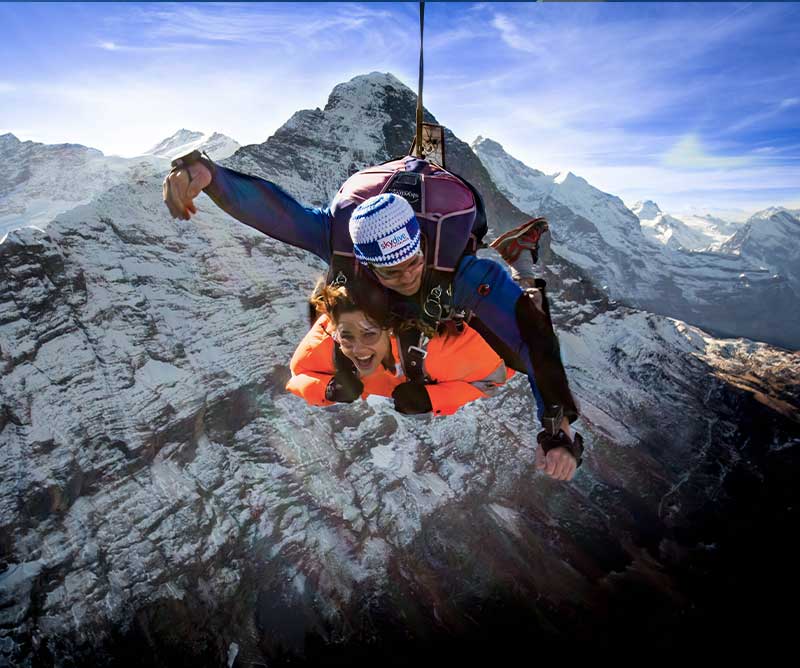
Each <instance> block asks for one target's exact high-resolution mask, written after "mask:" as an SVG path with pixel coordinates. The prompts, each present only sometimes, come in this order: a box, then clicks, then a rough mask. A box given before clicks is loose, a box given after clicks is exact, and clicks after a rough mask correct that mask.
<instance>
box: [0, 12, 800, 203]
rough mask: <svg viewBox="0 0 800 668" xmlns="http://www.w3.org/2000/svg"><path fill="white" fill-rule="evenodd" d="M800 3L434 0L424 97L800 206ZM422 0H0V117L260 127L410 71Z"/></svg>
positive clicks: (619, 180) (616, 166) (34, 121)
mask: <svg viewBox="0 0 800 668" xmlns="http://www.w3.org/2000/svg"><path fill="white" fill-rule="evenodd" d="M798 34H800V3H575V4H573V3H548V2H545V3H427V5H426V51H425V54H426V58H425V66H426V83H425V103H426V106H427V107H428V108H429V109H430V110H431V111H432V112H433V114H434V115H435V116H436V117H437V118H438V119H439V121H440V122H442V123H444V124H446V125H448V126H449V127H451V128H452V129H453V131H454V132H455V133H456V135H458V136H459V137H461V138H462V139H464V140H465V141H472V140H473V139H474V138H475V137H476V136H477V135H479V134H480V135H483V136H486V137H491V138H492V139H495V140H496V141H499V142H500V143H501V144H503V146H504V147H505V148H506V150H507V151H509V153H511V154H512V155H514V156H516V157H518V158H520V159H521V160H523V161H524V162H525V163H526V164H528V165H530V166H532V167H535V168H537V169H541V170H542V171H545V172H547V173H553V172H556V171H562V170H571V171H573V172H575V173H576V174H579V175H580V176H583V177H585V178H587V179H588V180H589V181H590V182H591V183H592V184H594V185H596V186H598V187H599V188H602V189H603V190H606V191H607V192H611V193H614V194H617V195H620V196H621V197H623V199H624V200H625V201H626V202H627V203H628V204H632V203H633V202H634V201H635V200H637V199H643V198H650V199H654V200H655V201H657V202H658V203H659V204H660V205H661V207H662V208H663V209H665V210H672V211H685V210H689V209H692V208H696V209H700V210H717V211H720V210H722V211H727V210H732V209H736V210H745V211H752V210H755V209H758V208H763V207H766V206H771V205H785V206H791V207H800V40H798V39H797V35H798ZM417 40H418V15H417V5H416V3H413V2H412V3H244V4H235V3H198V4H196V3H150V4H139V3H98V4H94V3H75V4H72V3H65V4H59V3H52V4H51V3H42V4H38V3H30V4H29V3H0V62H2V63H3V67H2V69H0V133H2V132H13V133H14V134H15V135H17V136H18V137H19V138H20V139H31V140H35V141H42V142H46V143H61V142H74V143H81V144H86V145H89V146H93V147H96V148H99V149H101V150H102V151H104V152H106V153H109V154H113V153H116V154H119V155H126V156H130V155H134V154H136V153H140V152H142V151H144V150H146V149H147V148H148V147H149V146H152V145H153V144H155V143H156V142H157V141H159V140H161V139H162V138H164V137H166V136H168V135H170V134H172V133H173V132H174V131H175V130H177V129H178V128H180V127H187V128H190V129H195V130H201V131H214V130H216V131H220V132H223V133H225V134H228V135H230V136H231V137H233V138H234V139H236V140H237V141H239V142H240V143H242V144H248V143H260V142H263V141H264V140H265V139H266V138H267V137H268V136H269V135H270V134H272V133H273V132H274V131H275V130H276V129H277V128H278V127H279V126H280V125H282V124H283V123H284V122H285V121H286V120H287V119H288V118H289V116H291V114H292V113H293V112H294V111H296V110H298V109H304V108H313V107H317V106H319V107H321V106H324V104H325V101H326V99H327V96H328V94H329V93H330V90H331V89H332V87H333V86H334V85H335V84H337V83H339V82H341V81H346V80H348V79H350V78H351V77H353V76H355V75H357V74H363V73H366V72H370V71H375V70H378V71H383V72H392V73H393V74H395V75H396V76H397V77H398V78H400V79H401V80H402V81H404V82H405V83H407V84H409V85H410V86H411V87H412V88H414V89H416V71H417V45H418V42H417Z"/></svg>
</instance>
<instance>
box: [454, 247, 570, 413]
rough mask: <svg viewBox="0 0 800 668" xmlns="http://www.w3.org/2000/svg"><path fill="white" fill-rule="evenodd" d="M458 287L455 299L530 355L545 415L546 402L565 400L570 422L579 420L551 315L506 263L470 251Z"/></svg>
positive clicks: (531, 374)
mask: <svg viewBox="0 0 800 668" xmlns="http://www.w3.org/2000/svg"><path fill="white" fill-rule="evenodd" d="M453 287H454V290H455V294H454V295H453V303H454V304H455V305H456V306H457V307H458V308H460V309H466V310H470V311H472V312H474V313H475V315H476V316H477V317H478V318H480V320H481V321H482V322H483V324H484V325H485V326H486V327H487V328H488V329H489V330H491V331H492V332H493V333H494V334H495V335H497V336H498V337H499V338H500V339H501V340H502V341H503V342H504V343H505V344H506V345H507V346H509V347H510V348H511V349H512V351H513V352H515V353H517V354H519V355H520V356H521V357H522V359H523V360H524V361H525V364H526V366H527V369H528V381H529V383H530V386H531V390H532V392H533V397H534V399H535V401H536V408H537V414H538V417H539V420H541V419H542V417H543V415H544V410H545V406H552V405H559V406H561V407H562V408H563V409H564V413H565V415H566V416H567V417H568V418H569V421H570V422H573V421H574V420H576V419H577V417H578V407H577V403H576V402H575V399H574V397H573V396H572V393H571V391H570V389H569V384H568V382H567V375H566V372H565V371H564V365H563V363H562V361H561V351H560V347H559V344H558V338H557V337H556V335H555V333H554V332H553V329H552V325H551V324H550V322H549V318H547V317H545V315H544V313H542V312H541V311H540V310H539V309H537V308H536V307H535V306H534V304H533V300H532V299H531V298H530V297H528V296H527V295H526V294H525V293H524V292H523V291H522V290H521V289H520V287H519V286H518V285H517V284H516V283H515V282H514V281H513V280H512V279H511V277H510V276H509V275H508V273H507V272H506V271H505V269H503V267H501V266H500V265H499V264H498V263H497V262H494V261H493V260H488V259H482V258H477V257H475V256H466V257H464V258H463V259H462V260H461V262H460V264H459V265H458V269H457V270H456V276H455V279H454V282H453Z"/></svg>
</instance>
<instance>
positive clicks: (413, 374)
mask: <svg viewBox="0 0 800 668" xmlns="http://www.w3.org/2000/svg"><path fill="white" fill-rule="evenodd" d="M429 341H430V339H429V338H428V337H427V336H425V335H424V334H422V333H421V332H420V331H419V330H418V329H413V328H412V329H406V330H403V331H401V332H400V333H399V334H398V335H397V348H398V350H399V352H400V363H401V364H402V366H403V372H404V373H405V376H406V378H408V380H410V381H411V382H412V383H419V384H421V385H423V384H425V383H426V382H429V381H430V378H428V374H426V373H425V358H426V357H427V356H428V342H429Z"/></svg>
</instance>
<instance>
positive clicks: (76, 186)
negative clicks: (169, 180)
mask: <svg viewBox="0 0 800 668" xmlns="http://www.w3.org/2000/svg"><path fill="white" fill-rule="evenodd" d="M166 164H167V161H165V160H164V159H162V158H157V157H153V156H143V157H141V158H134V159H126V158H119V157H116V156H106V155H104V154H103V153H102V152H101V151H98V150H97V149H93V148H87V147H86V146H81V145H79V144H55V145H49V144H40V143H38V142H32V141H24V142H23V141H20V140H19V139H17V137H15V136H14V135H13V134H10V133H8V134H4V135H1V136H0V239H2V238H3V236H4V235H5V234H6V233H7V232H9V231H10V230H13V229H15V228H18V227H22V226H24V225H34V226H36V227H39V228H44V227H45V226H47V224H48V223H49V222H50V221H51V220H52V219H53V218H55V217H56V216H57V215H58V214H59V213H62V212H63V211H68V210H69V209H71V208H73V207H75V206H78V205H80V204H86V203H88V202H90V201H91V200H92V198H93V197H95V196H97V195H99V194H100V193H102V192H104V191H106V190H108V189H109V188H110V187H112V186H113V185H115V184H117V183H122V182H123V181H124V182H128V181H131V180H141V179H142V178H143V176H144V175H145V174H152V173H160V172H162V171H163V170H164V166H165V165H166Z"/></svg>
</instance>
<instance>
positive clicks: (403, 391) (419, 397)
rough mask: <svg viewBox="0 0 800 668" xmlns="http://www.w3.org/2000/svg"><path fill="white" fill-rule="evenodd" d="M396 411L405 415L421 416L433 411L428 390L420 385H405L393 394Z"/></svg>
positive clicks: (398, 387) (409, 383) (400, 386)
mask: <svg viewBox="0 0 800 668" xmlns="http://www.w3.org/2000/svg"><path fill="white" fill-rule="evenodd" d="M392 398H393V399H394V409H395V410H396V411H397V412H398V413H404V414H405V415H419V414H420V413H430V412H431V411H432V410H433V405H432V404H431V398H430V396H429V395H428V390H426V389H425V386H424V385H421V384H420V383H411V382H408V383H403V384H401V385H398V386H397V387H396V388H394V392H392Z"/></svg>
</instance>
